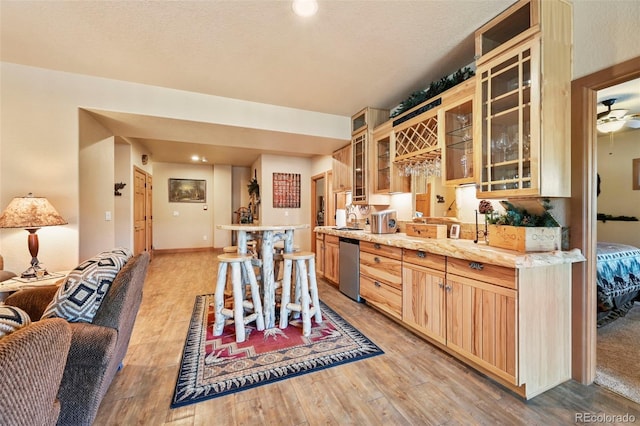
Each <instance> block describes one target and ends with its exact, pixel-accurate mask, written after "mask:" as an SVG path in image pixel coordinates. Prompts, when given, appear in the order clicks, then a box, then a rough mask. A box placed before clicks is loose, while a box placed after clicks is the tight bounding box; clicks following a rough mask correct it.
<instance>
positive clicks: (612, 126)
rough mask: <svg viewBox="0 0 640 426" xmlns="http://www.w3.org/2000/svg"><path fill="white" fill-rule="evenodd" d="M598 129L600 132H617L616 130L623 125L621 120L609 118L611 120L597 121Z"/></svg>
mask: <svg viewBox="0 0 640 426" xmlns="http://www.w3.org/2000/svg"><path fill="white" fill-rule="evenodd" d="M596 127H597V128H598V131H599V132H600V133H611V132H617V131H618V130H620V129H622V127H624V121H623V120H611V121H603V122H602V123H598V124H597V126H596Z"/></svg>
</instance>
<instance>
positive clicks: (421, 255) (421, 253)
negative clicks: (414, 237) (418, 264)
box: [418, 251, 427, 259]
mask: <svg viewBox="0 0 640 426" xmlns="http://www.w3.org/2000/svg"><path fill="white" fill-rule="evenodd" d="M418 257H419V258H420V259H424V258H426V257H427V252H424V251H419V252H418Z"/></svg>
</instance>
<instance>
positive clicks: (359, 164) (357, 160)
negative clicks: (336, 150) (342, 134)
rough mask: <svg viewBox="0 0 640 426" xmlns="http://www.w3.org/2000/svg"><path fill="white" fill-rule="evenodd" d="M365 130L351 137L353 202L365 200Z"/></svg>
mask: <svg viewBox="0 0 640 426" xmlns="http://www.w3.org/2000/svg"><path fill="white" fill-rule="evenodd" d="M366 141H367V132H366V130H365V131H363V132H362V133H359V134H358V135H356V136H354V137H353V140H352V149H353V193H352V201H353V202H357V201H360V202H363V201H366V200H367V187H366V185H367V182H366V179H367V169H366V164H367V157H366V147H367V144H366Z"/></svg>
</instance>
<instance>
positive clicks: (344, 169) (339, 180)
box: [332, 143, 353, 192]
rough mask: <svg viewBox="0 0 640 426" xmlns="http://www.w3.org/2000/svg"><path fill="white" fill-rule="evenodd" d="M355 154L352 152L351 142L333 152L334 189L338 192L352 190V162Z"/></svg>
mask: <svg viewBox="0 0 640 426" xmlns="http://www.w3.org/2000/svg"><path fill="white" fill-rule="evenodd" d="M352 161H353V155H352V154H351V144H350V143H349V144H348V145H346V146H344V147H342V148H340V149H339V150H337V151H334V153H333V160H332V164H333V167H332V169H333V170H332V171H333V190H334V191H336V192H343V191H351V188H352V186H353V184H352V179H353V173H352V170H351V163H352Z"/></svg>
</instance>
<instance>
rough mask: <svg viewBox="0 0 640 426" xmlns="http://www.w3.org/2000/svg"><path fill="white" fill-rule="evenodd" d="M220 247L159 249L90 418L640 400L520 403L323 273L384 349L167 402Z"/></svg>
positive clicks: (205, 419) (541, 406)
mask: <svg viewBox="0 0 640 426" xmlns="http://www.w3.org/2000/svg"><path fill="white" fill-rule="evenodd" d="M216 254H217V253H212V252H199V253H179V254H159V255H155V256H154V258H153V261H152V262H151V265H150V266H149V272H148V276H147V280H146V283H145V289H144V296H143V301H142V305H141V307H140V312H139V314H138V318H137V320H136V324H135V327H134V331H133V336H132V338H131V343H130V346H129V350H128V353H127V356H126V358H125V361H124V368H123V369H122V370H121V371H120V372H119V373H118V374H117V375H116V378H115V379H114V381H113V383H112V385H111V387H110V389H109V391H108V393H107V394H106V396H105V398H104V400H103V402H102V405H101V407H100V410H99V412H98V416H97V419H96V422H95V425H134V424H138V425H164V424H167V425H205V424H206V425H213V424H215V425H242V424H277V425H318V424H335V425H337V424H357V425H414V424H421V425H422V424H426V425H431V424H438V425H442V424H452V425H453V424H465V425H466V424H491V425H493V424H506V425H517V424H522V425H525V424H526V425H560V424H562V425H565V424H574V423H576V424H581V423H583V422H580V421H576V415H577V413H588V414H589V415H592V416H595V415H597V414H600V415H602V414H606V415H609V416H616V415H624V414H627V413H628V414H629V415H631V416H635V421H636V422H640V405H638V404H635V403H633V402H631V401H629V400H627V399H625V398H623V397H620V396H618V395H616V394H614V393H611V392H609V391H607V390H605V389H603V388H600V387H598V386H597V385H591V386H583V385H581V384H579V383H576V382H573V381H570V382H567V383H565V384H563V385H561V386H558V387H556V388H554V389H552V390H550V391H548V392H546V393H544V394H542V395H540V396H538V397H536V398H534V399H532V400H530V401H524V400H522V399H521V398H520V397H518V396H516V395H515V394H513V393H511V392H509V391H507V390H505V389H504V388H503V387H501V386H500V385H498V384H496V383H495V382H493V381H491V380H490V379H488V378H486V377H484V376H482V375H481V374H479V373H477V372H475V370H473V369H471V368H469V367H467V366H465V365H464V364H462V363H460V362H459V361H457V360H456V359H455V358H452V357H451V356H450V355H448V354H446V353H444V352H442V351H440V350H439V349H436V348H435V347H433V346H431V345H430V344H429V343H427V342H426V341H424V340H422V339H421V338H419V337H417V336H415V335H414V334H412V333H411V332H409V331H407V330H405V329H403V328H401V327H400V326H398V325H397V324H396V323H394V322H393V321H391V320H389V319H388V318H386V317H385V316H383V315H382V314H380V313H378V312H376V311H375V310H373V309H371V308H370V307H368V306H366V305H365V304H358V303H355V302H352V301H351V300H350V299H348V298H347V297H345V296H344V295H342V294H341V293H339V292H338V290H337V289H336V288H335V287H333V286H331V285H329V284H327V283H326V282H325V281H323V280H319V286H320V298H321V299H322V300H323V301H324V302H325V303H326V304H327V305H329V306H330V307H332V308H333V309H334V310H335V311H336V312H338V313H339V314H340V315H341V316H342V317H343V318H345V319H346V320H347V321H348V322H350V323H351V324H352V325H353V326H355V327H356V328H357V329H358V330H360V331H361V332H362V333H364V334H365V335H366V336H367V337H369V338H370V339H371V340H372V341H373V342H375V343H376V344H377V345H378V346H380V347H381V348H382V349H383V350H384V352H385V354H384V355H380V356H377V357H374V358H370V359H366V360H362V361H356V362H353V363H350V364H346V365H342V366H338V367H333V368H329V369H326V370H322V371H319V372H315V373H310V374H306V375H303V376H300V377H295V378H292V379H287V380H285V381H282V382H278V383H274V384H270V385H265V386H260V387H257V388H254V389H250V390H246V391H243V392H239V393H236V394H232V395H228V396H224V397H221V398H216V399H212V400H209V401H205V402H202V403H199V404H194V405H190V406H186V407H181V408H177V409H174V410H171V409H169V403H170V400H171V396H172V395H173V388H174V386H175V381H176V377H177V372H178V366H179V363H180V358H181V355H182V348H183V345H184V340H185V337H186V333H187V328H188V325H189V319H190V317H191V312H192V309H193V304H194V301H195V296H196V295H198V294H205V293H212V292H213V288H214V285H215V275H216V270H217V268H216V261H215V259H216Z"/></svg>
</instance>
